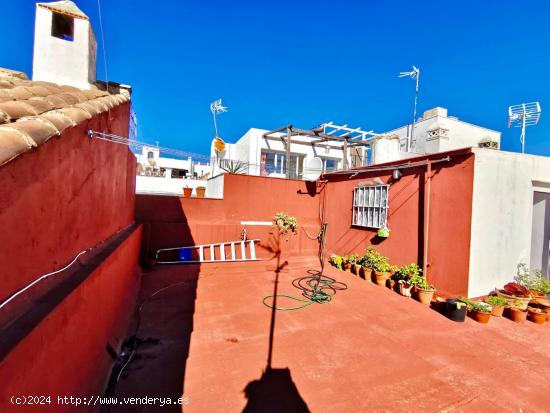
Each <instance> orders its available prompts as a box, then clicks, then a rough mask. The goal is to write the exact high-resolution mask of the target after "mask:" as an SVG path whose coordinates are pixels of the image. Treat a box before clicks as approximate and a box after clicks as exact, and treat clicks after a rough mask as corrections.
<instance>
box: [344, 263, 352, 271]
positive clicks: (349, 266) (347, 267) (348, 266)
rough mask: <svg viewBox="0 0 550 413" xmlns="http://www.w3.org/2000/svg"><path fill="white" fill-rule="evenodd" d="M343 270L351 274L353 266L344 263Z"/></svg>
mask: <svg viewBox="0 0 550 413" xmlns="http://www.w3.org/2000/svg"><path fill="white" fill-rule="evenodd" d="M342 268H343V269H344V271H347V272H351V264H350V263H349V262H345V263H343V264H342Z"/></svg>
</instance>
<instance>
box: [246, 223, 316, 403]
mask: <svg viewBox="0 0 550 413" xmlns="http://www.w3.org/2000/svg"><path fill="white" fill-rule="evenodd" d="M260 247H261V248H263V249H265V250H266V251H268V252H270V253H272V254H273V257H272V258H271V259H272V260H275V261H276V266H275V270H274V273H275V279H274V282H273V302H272V307H271V322H270V326H269V342H268V351H267V365H266V368H265V370H264V371H263V373H262V376H261V377H260V379H258V380H254V381H251V382H250V383H248V384H247V385H246V387H245V389H244V394H245V396H246V398H247V400H248V401H247V404H246V406H245V408H244V410H243V413H301V412H309V409H308V407H307V404H306V402H305V401H304V400H303V399H302V396H300V393H299V392H298V388H297V387H296V385H295V384H294V382H293V381H292V376H291V374H290V370H289V369H288V368H285V369H274V368H273V367H272V366H271V361H272V356H273V339H274V335H275V320H276V314H277V310H275V308H276V307H277V291H278V288H279V274H280V272H281V270H282V269H283V268H285V267H286V266H287V265H288V261H284V262H281V255H282V252H283V251H282V248H281V234H280V233H279V232H277V233H275V234H272V235H271V236H270V238H269V240H268V242H267V243H266V244H262V245H260Z"/></svg>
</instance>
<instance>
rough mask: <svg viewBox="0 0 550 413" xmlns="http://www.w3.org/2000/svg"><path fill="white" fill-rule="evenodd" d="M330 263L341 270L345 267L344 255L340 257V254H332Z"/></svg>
mask: <svg viewBox="0 0 550 413" xmlns="http://www.w3.org/2000/svg"><path fill="white" fill-rule="evenodd" d="M330 263H331V264H332V265H334V266H335V267H336V268H338V269H339V270H341V269H343V267H342V266H343V264H344V257H340V256H339V255H336V254H332V255H331V257H330Z"/></svg>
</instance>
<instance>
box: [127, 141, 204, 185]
mask: <svg viewBox="0 0 550 413" xmlns="http://www.w3.org/2000/svg"><path fill="white" fill-rule="evenodd" d="M136 159H137V174H136V175H137V176H136V193H138V194H167V195H181V194H182V193H183V188H192V189H195V188H197V187H201V186H202V187H206V186H207V179H208V177H209V176H210V164H209V163H208V162H196V161H193V159H192V158H190V157H189V158H187V159H175V158H167V157H163V156H161V153H160V149H159V148H157V147H155V146H144V147H142V151H141V153H139V154H136Z"/></svg>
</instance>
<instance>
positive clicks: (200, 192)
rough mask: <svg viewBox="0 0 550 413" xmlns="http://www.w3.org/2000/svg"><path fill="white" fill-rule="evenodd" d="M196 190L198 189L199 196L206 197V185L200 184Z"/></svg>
mask: <svg viewBox="0 0 550 413" xmlns="http://www.w3.org/2000/svg"><path fill="white" fill-rule="evenodd" d="M195 191H197V198H204V194H205V193H206V187H204V186H198V187H197V188H196V189H195Z"/></svg>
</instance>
